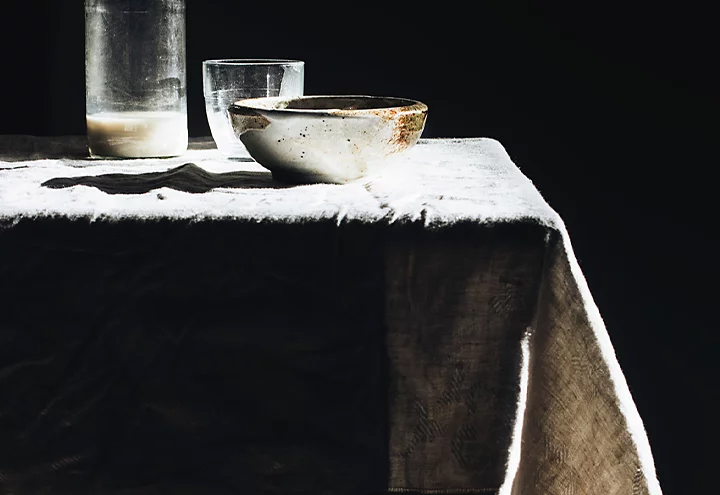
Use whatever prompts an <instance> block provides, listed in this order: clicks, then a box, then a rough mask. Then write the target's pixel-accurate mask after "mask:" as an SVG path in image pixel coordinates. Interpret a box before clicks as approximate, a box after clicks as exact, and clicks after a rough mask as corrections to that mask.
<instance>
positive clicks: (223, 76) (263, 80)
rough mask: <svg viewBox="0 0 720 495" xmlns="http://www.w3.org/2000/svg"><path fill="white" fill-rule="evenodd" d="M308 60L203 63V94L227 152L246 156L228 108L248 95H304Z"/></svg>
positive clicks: (210, 120) (212, 129)
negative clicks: (306, 62)
mask: <svg viewBox="0 0 720 495" xmlns="http://www.w3.org/2000/svg"><path fill="white" fill-rule="evenodd" d="M304 83H305V63H304V62H302V61H299V60H281V59H223V60H206V61H204V62H203V93H204V94H205V110H206V112H207V119H208V124H210V132H211V133H212V137H213V140H214V141H215V144H216V145H217V147H218V150H220V152H222V153H223V154H224V155H226V156H229V157H232V156H242V155H244V154H246V152H245V147H244V146H243V144H242V143H241V142H240V140H239V139H238V138H237V137H236V136H235V133H234V132H233V129H232V125H231V124H230V119H229V117H228V113H227V110H228V107H229V106H230V105H231V104H232V103H234V102H236V101H237V100H242V99H244V98H259V97H263V96H302V95H303V89H304Z"/></svg>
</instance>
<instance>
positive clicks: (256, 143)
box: [228, 96, 428, 184]
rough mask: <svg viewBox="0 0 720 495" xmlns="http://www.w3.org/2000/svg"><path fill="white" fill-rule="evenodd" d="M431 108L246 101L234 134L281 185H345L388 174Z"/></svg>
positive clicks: (233, 117)
mask: <svg viewBox="0 0 720 495" xmlns="http://www.w3.org/2000/svg"><path fill="white" fill-rule="evenodd" d="M427 111H428V107H427V105H425V104H424V103H421V102H419V101H414V100H408V99H405V98H388V97H378V96H296V97H268V98H252V99H246V100H240V101H237V102H235V103H233V104H232V105H230V108H229V109H228V114H229V116H230V121H231V123H232V126H233V130H234V132H235V135H236V136H237V137H238V138H239V139H240V141H242V143H243V144H244V145H245V147H246V148H247V150H248V152H249V153H250V156H252V157H253V158H254V159H255V160H256V161H257V162H258V163H259V164H260V165H262V166H263V167H265V168H267V169H269V170H270V171H272V173H273V177H274V178H275V179H276V180H280V181H283V182H291V183H314V182H328V183H335V184H342V183H345V182H349V181H352V180H355V179H359V178H361V177H365V176H368V175H371V174H374V173H377V172H380V171H381V170H382V167H383V165H385V164H386V163H387V162H388V158H390V157H391V156H392V155H396V154H397V153H400V152H402V151H404V150H407V149H408V148H410V147H412V146H413V145H414V144H415V143H416V142H417V140H418V138H419V137H420V134H422V131H423V128H424V127H425V120H426V118H427Z"/></svg>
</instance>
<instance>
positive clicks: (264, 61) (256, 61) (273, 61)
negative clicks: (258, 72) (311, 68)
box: [203, 58, 305, 67]
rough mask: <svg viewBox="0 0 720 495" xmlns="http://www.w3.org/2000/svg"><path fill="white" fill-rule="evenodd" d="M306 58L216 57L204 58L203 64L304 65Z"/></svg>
mask: <svg viewBox="0 0 720 495" xmlns="http://www.w3.org/2000/svg"><path fill="white" fill-rule="evenodd" d="M304 64H305V61H304V60H295V59H289V58H216V59H210V60H203V65H226V66H230V67H232V66H250V65H304Z"/></svg>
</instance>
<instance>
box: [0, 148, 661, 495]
mask: <svg viewBox="0 0 720 495" xmlns="http://www.w3.org/2000/svg"><path fill="white" fill-rule="evenodd" d="M85 155H86V151H85V149H84V140H83V139H82V138H80V137H61V138H38V137H31V136H2V137H0V492H2V493H8V494H13V495H25V494H28V495H29V494H39V493H43V494H73V495H77V494H84V493H92V494H105V493H108V494H109V493H112V494H133V495H134V494H138V495H146V494H165V493H173V494H196V493H197V494H225V493H228V494H230V493H273V494H275V493H278V494H279V493H293V494H304V493H308V494H309V493H313V494H318V493H320V494H371V493H422V494H460V493H478V494H480V493H482V494H502V495H508V494H513V495H551V494H558V495H561V494H562V495H567V494H602V495H611V494H633V495H639V494H660V493H661V490H660V486H659V484H658V481H657V479H656V476H655V470H654V463H653V459H652V453H651V449H650V446H649V443H648V439H647V436H646V434H645V430H644V428H643V424H642V420H641V418H640V416H639V414H638V412H637V409H636V407H635V405H634V403H633V400H632V397H631V395H630V392H629V389H628V387H627V384H626V381H625V379H624V376H623V374H622V371H621V369H620V366H619V364H618V362H617V359H616V358H615V355H614V351H613V348H612V344H611V342H610V339H609V337H608V334H607V332H606V329H605V327H604V324H603V321H602V319H601V316H600V313H599V311H598V308H597V307H596V305H595V304H594V302H593V299H592V296H591V293H590V291H589V289H588V286H587V284H586V281H585V279H584V277H583V275H582V273H581V270H580V268H579V266H578V263H577V261H576V259H575V256H574V254H573V252H572V247H571V243H570V239H569V236H568V233H567V231H566V229H565V227H564V225H563V222H562V220H561V218H560V217H559V216H558V215H557V213H556V212H554V211H553V210H552V209H551V208H550V207H549V206H548V205H547V204H546V202H545V201H544V200H543V199H542V197H541V195H540V194H539V192H538V191H537V190H536V189H535V188H534V186H533V185H532V183H531V181H530V180H529V179H528V178H526V177H525V176H524V175H523V174H522V173H521V172H520V170H519V169H518V168H517V167H516V166H515V165H514V164H513V162H512V160H511V159H510V157H509V156H508V154H507V152H506V151H505V150H504V148H503V147H502V146H501V144H500V143H498V142H497V141H494V140H492V139H481V138H477V139H433V140H422V141H421V142H420V143H419V144H418V145H417V146H416V147H414V148H413V149H412V150H410V151H409V152H408V153H407V154H406V155H404V156H402V157H399V158H398V159H397V161H396V163H395V164H394V165H393V166H392V167H389V168H388V169H387V171H386V172H385V173H383V175H381V176H379V177H375V178H372V179H367V180H364V181H358V182H356V183H352V184H347V185H342V186H338V185H305V186H288V185H283V184H280V183H276V182H274V181H273V180H272V178H271V177H270V174H269V173H268V172H267V171H265V170H264V169H262V168H261V167H259V166H258V165H257V164H256V163H254V162H252V160H251V159H250V158H249V157H240V158H239V159H236V160H233V161H229V160H223V159H222V157H221V156H220V155H219V154H218V152H217V150H215V149H214V147H213V146H212V142H211V141H210V140H207V139H196V140H193V142H192V144H191V147H190V150H189V151H188V152H187V153H186V154H185V155H183V156H181V157H177V158H172V159H163V160H124V161H120V160H118V161H112V160H108V161H98V160H90V159H89V158H86V157H85Z"/></svg>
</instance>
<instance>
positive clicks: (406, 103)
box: [228, 95, 428, 116]
mask: <svg viewBox="0 0 720 495" xmlns="http://www.w3.org/2000/svg"><path fill="white" fill-rule="evenodd" d="M340 98H342V99H353V98H354V99H359V100H397V101H398V102H401V103H402V104H400V105H397V106H390V107H388V106H382V107H376V108H360V109H343V108H277V107H275V108H272V107H268V105H271V104H274V103H278V102H291V101H296V100H313V99H315V100H324V99H340ZM260 103H262V104H260ZM247 109H249V110H253V111H258V112H263V113H277V114H295V115H334V116H352V115H377V114H378V113H382V112H395V113H397V112H401V113H408V112H427V110H428V106H427V105H426V104H425V103H423V102H421V101H418V100H413V99H410V98H405V97H399V96H371V95H302V96H264V97H259V98H244V99H242V100H237V101H235V102H233V103H232V104H231V105H230V106H229V108H228V110H229V111H230V112H231V113H240V112H242V111H243V110H247Z"/></svg>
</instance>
